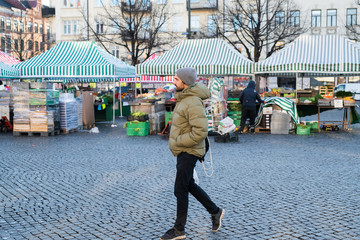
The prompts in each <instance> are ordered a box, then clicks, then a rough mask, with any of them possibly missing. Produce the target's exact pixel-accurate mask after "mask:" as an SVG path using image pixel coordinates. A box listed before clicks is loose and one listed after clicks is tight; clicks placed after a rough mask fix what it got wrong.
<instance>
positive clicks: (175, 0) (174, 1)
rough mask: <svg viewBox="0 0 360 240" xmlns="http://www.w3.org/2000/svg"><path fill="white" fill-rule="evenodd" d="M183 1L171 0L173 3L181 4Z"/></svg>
mask: <svg viewBox="0 0 360 240" xmlns="http://www.w3.org/2000/svg"><path fill="white" fill-rule="evenodd" d="M183 1H184V0H173V3H183Z"/></svg>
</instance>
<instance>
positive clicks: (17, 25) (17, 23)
mask: <svg viewBox="0 0 360 240" xmlns="http://www.w3.org/2000/svg"><path fill="white" fill-rule="evenodd" d="M13 23H14V32H18V31H19V22H18V20H14V21H13Z"/></svg>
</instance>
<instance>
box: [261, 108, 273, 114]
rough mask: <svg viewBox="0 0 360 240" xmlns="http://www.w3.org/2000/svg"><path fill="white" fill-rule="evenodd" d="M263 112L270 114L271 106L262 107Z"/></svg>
mask: <svg viewBox="0 0 360 240" xmlns="http://www.w3.org/2000/svg"><path fill="white" fill-rule="evenodd" d="M263 114H272V107H264V108H263Z"/></svg>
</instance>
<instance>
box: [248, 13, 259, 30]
mask: <svg viewBox="0 0 360 240" xmlns="http://www.w3.org/2000/svg"><path fill="white" fill-rule="evenodd" d="M257 25H258V15H257V13H252V14H250V16H249V28H250V29H254V28H256V27H257Z"/></svg>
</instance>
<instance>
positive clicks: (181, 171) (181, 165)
mask: <svg viewBox="0 0 360 240" xmlns="http://www.w3.org/2000/svg"><path fill="white" fill-rule="evenodd" d="M198 159H199V158H198V157H196V156H194V155H191V154H188V153H185V152H182V153H181V154H179V155H178V156H177V164H176V170H177V172H176V179H175V191H174V194H175V196H176V199H177V212H176V221H175V228H176V229H177V230H180V231H184V229H185V224H186V218H187V213H188V206H189V193H191V194H192V195H193V196H194V197H195V198H196V199H197V200H198V201H199V202H200V203H201V204H202V205H203V206H204V207H205V208H206V210H207V211H208V212H209V213H210V214H215V213H217V212H218V211H219V208H218V207H217V206H216V204H215V203H213V201H211V199H210V197H209V196H208V195H207V194H206V192H205V191H204V190H202V189H201V188H200V187H199V185H197V184H196V183H195V181H194V178H193V173H194V168H195V165H196V162H197V160H198Z"/></svg>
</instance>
